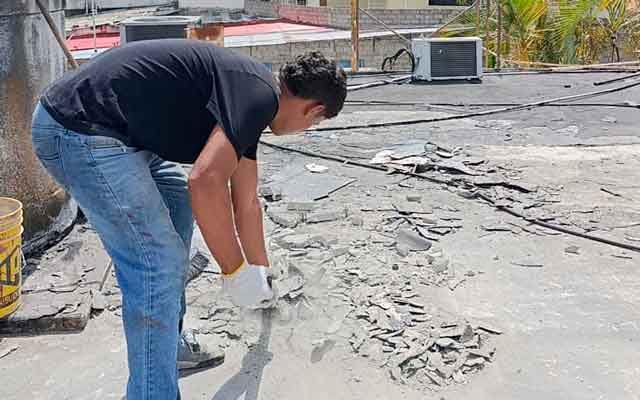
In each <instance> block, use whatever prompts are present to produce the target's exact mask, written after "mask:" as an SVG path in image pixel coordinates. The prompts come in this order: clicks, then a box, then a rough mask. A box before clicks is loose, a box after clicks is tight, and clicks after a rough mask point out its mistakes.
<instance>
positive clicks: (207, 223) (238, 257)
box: [189, 125, 244, 274]
mask: <svg viewBox="0 0 640 400" xmlns="http://www.w3.org/2000/svg"><path fill="white" fill-rule="evenodd" d="M237 166H238V158H237V156H236V151H235V149H234V148H233V145H232V144H231V142H229V139H228V138H227V135H226V134H225V133H224V131H223V130H222V128H221V127H220V126H218V125H216V127H215V128H214V129H213V131H212V133H211V136H210V137H209V140H208V141H207V144H206V145H205V147H204V149H203V150H202V152H201V153H200V155H199V156H198V159H197V160H196V162H195V164H194V166H193V169H192V171H191V175H190V176H189V192H190V193H191V206H192V208H193V214H194V216H195V218H196V221H197V222H198V226H199V227H200V230H201V232H202V236H203V237H204V240H205V242H206V243H207V246H208V247H209V249H210V250H211V252H212V253H213V256H214V258H215V259H216V261H217V262H218V265H220V268H221V269H222V272H223V273H225V274H229V273H232V272H233V271H235V270H236V269H237V268H238V267H239V266H240V265H241V264H242V262H243V261H244V259H243V257H242V250H241V248H240V244H239V243H238V240H237V238H236V230H235V227H234V223H233V212H232V208H231V207H232V203H231V196H230V192H229V185H228V183H229V179H230V178H231V176H232V175H233V173H234V171H235V170H236V168H237Z"/></svg>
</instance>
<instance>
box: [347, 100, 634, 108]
mask: <svg viewBox="0 0 640 400" xmlns="http://www.w3.org/2000/svg"><path fill="white" fill-rule="evenodd" d="M345 104H347V105H350V106H356V105H363V106H367V105H374V106H375V105H381V106H383V105H390V106H423V107H509V106H519V105H522V104H523V103H421V102H410V101H406V102H403V101H386V100H347V101H346V102H345ZM541 107H620V108H638V109H640V103H638V104H635V103H566V104H564V103H560V104H555V103H549V104H542V105H541Z"/></svg>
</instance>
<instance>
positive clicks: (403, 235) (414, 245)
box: [396, 229, 431, 251]
mask: <svg viewBox="0 0 640 400" xmlns="http://www.w3.org/2000/svg"><path fill="white" fill-rule="evenodd" d="M396 243H397V247H398V248H399V247H403V248H407V249H409V250H411V251H425V250H429V249H430V248H431V242H430V241H428V240H427V239H425V238H423V237H422V236H420V235H418V234H417V233H415V232H413V231H412V230H410V229H400V230H399V231H398V234H397V236H396Z"/></svg>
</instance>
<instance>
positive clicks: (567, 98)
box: [307, 79, 640, 132]
mask: <svg viewBox="0 0 640 400" xmlns="http://www.w3.org/2000/svg"><path fill="white" fill-rule="evenodd" d="M639 85H640V79H638V80H637V81H635V82H632V83H628V84H626V85H623V86H619V87H615V88H611V89H605V90H600V91H595V92H588V93H583V94H578V95H572V96H564V97H558V98H554V99H548V100H541V101H536V102H532V103H525V104H521V105H517V106H511V107H504V108H497V109H493V110H484V111H476V112H471V113H467V114H460V115H449V116H446V117H438V118H422V119H413V120H404V121H394V122H377V123H372V124H362V125H347V126H335V127H329V126H327V127H321V128H314V129H309V130H307V132H325V131H344V130H351V129H367V128H383V127H390V126H406V125H416V124H426V123H432V122H441V121H451V120H457V119H466V118H472V117H482V116H486V115H495V114H501V113H506V112H513V111H520V110H525V109H528V108H534V107H540V106H543V105H546V104H550V103H559V102H567V101H572V100H578V99H586V98H592V97H597V96H603V95H606V94H610V93H615V92H620V91H622V90H625V89H629V88H632V87H635V86H639Z"/></svg>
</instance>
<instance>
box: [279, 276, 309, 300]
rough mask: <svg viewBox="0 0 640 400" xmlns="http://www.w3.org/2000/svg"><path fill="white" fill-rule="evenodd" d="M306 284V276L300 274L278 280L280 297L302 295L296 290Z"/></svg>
mask: <svg viewBox="0 0 640 400" xmlns="http://www.w3.org/2000/svg"><path fill="white" fill-rule="evenodd" d="M303 286H304V278H303V277H302V276H300V275H292V276H290V277H288V278H286V279H284V280H281V281H277V288H278V296H279V297H280V298H284V297H287V296H288V297H289V298H291V299H293V298H295V297H297V296H299V295H300V293H296V291H298V290H300V289H301V288H302V287H303Z"/></svg>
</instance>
